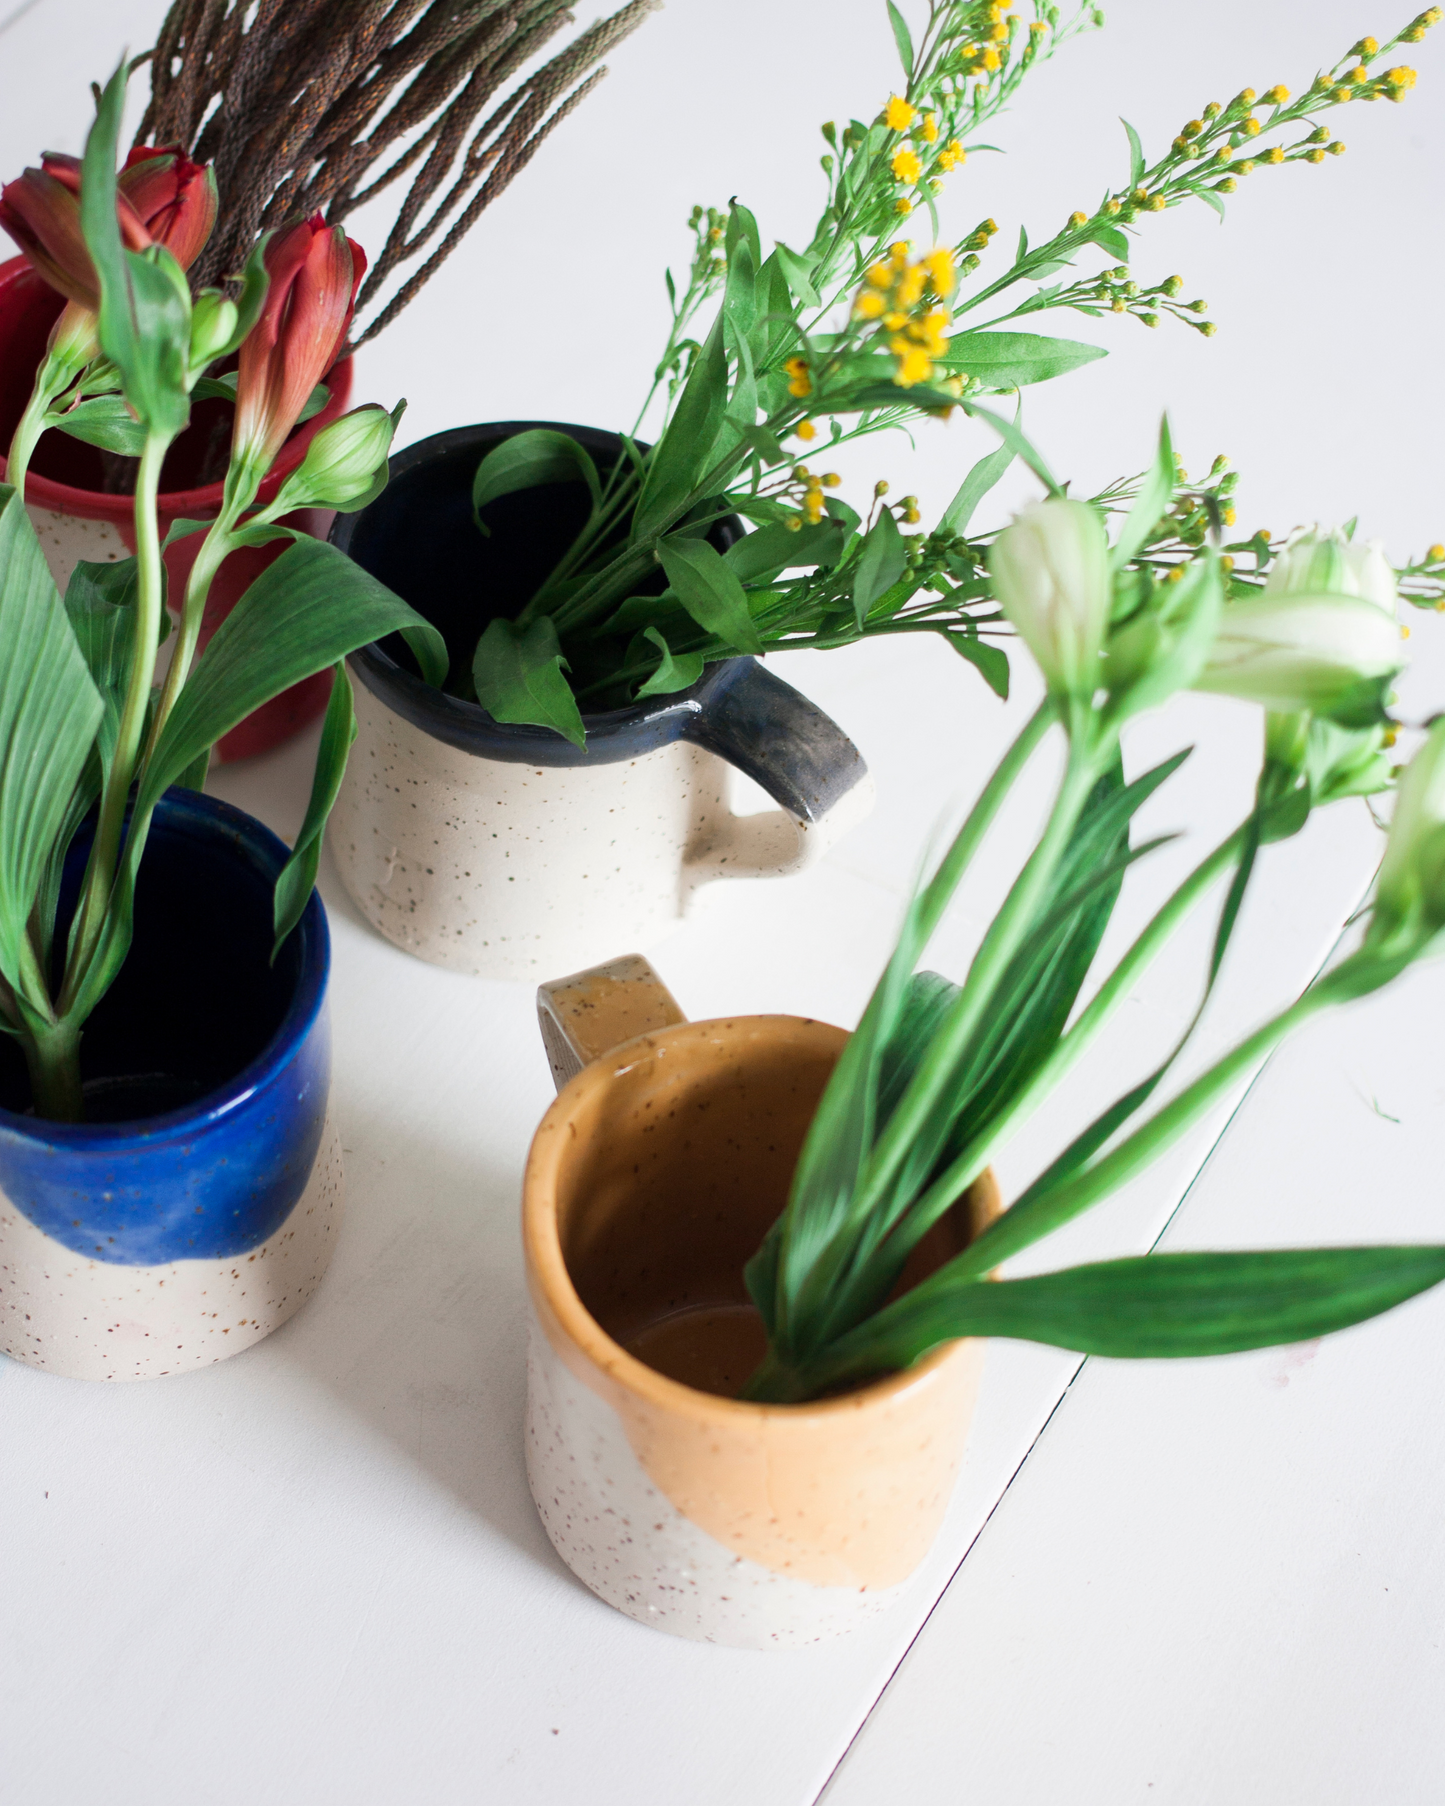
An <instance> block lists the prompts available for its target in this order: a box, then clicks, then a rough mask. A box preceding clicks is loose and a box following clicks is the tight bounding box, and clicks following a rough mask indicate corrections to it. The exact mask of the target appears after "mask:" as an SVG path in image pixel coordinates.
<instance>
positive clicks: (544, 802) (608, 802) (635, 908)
mask: <svg viewBox="0 0 1445 1806" xmlns="http://www.w3.org/2000/svg"><path fill="white" fill-rule="evenodd" d="M352 687H353V690H354V693H355V697H356V723H357V736H356V744H355V745H354V746H353V747H352V749H351V757H350V759H349V760H348V761H347V766H346V776H345V778H344V779H343V780H342V785H341V793H340V795H339V796H338V797H337V799H336V807H335V808H334V809H333V811H332V814H331V822H330V826H329V828H328V829H327V835H328V841H329V844H330V847H331V855H332V858H333V859H334V860H335V862H336V869H337V871H338V872H339V873H340V876H341V880H342V883H343V884H345V886H346V888H347V890H348V891H349V892H350V893H351V895H352V897H353V898H355V900H356V903H357V904H358V906H359V907H360V909H361V912H362V914H363V915H364V916H365V917H366V919H367V921H369V922H370V923H371V925H372V926H373V927H374V928H375V929H377V930H378V932H380V933H381V934H384V935H385V936H386V938H387V939H388V940H389V941H391V942H393V943H394V944H395V945H396V946H398V947H403V948H405V949H406V951H407V952H408V953H414V954H416V955H417V956H418V957H419V958H421V959H425V960H430V961H431V962H432V963H433V964H434V965H439V966H450V967H451V968H452V969H453V970H455V971H458V972H473V973H478V974H480V975H482V976H484V977H487V978H521V979H533V980H536V979H542V978H553V977H555V976H556V975H557V973H559V972H569V971H574V970H576V969H577V968H579V967H582V966H591V965H596V964H597V963H598V961H600V960H603V959H608V958H611V957H612V956H613V955H614V954H615V953H616V952H617V949H618V948H619V947H644V948H646V947H652V946H655V945H656V943H657V942H658V941H659V940H660V939H661V938H662V937H663V936H664V935H666V934H667V933H668V932H669V930H670V929H672V928H673V927H675V926H676V924H677V923H678V922H679V921H680V920H681V919H682V917H683V914H684V912H685V911H686V909H687V907H688V904H689V902H690V901H691V898H692V896H693V894H694V893H695V892H696V890H697V889H698V887H699V886H700V885H703V884H708V883H711V882H713V881H714V880H717V879H720V878H748V877H780V876H783V875H785V874H787V873H789V872H794V871H800V870H802V869H803V867H804V866H806V865H808V864H810V863H812V861H813V860H814V859H816V858H818V857H820V856H821V854H822V852H823V851H824V849H825V848H826V847H827V846H828V845H829V844H830V842H831V840H832V839H833V838H835V837H836V832H840V831H843V829H845V828H846V827H848V826H851V825H852V822H853V820H854V819H855V818H856V817H857V816H858V815H859V814H860V813H866V809H867V806H868V804H869V803H870V802H871V800H872V794H873V792H872V784H871V781H868V780H865V781H864V782H863V783H860V784H858V785H857V786H855V791H856V795H855V794H854V792H850V793H849V794H848V797H847V798H846V799H845V801H846V805H847V806H846V808H844V807H843V806H841V805H840V806H839V809H838V810H837V811H836V814H837V815H838V823H837V824H835V823H834V822H833V819H832V817H831V816H830V817H829V818H828V821H827V823H826V824H824V823H819V824H817V825H815V826H813V827H811V828H810V827H807V826H806V825H805V824H804V823H802V822H800V821H798V820H796V819H795V818H794V817H793V816H791V815H789V814H788V813H787V812H786V811H784V810H781V809H779V810H769V811H765V812H764V813H762V814H760V815H749V816H735V815H734V814H733V813H732V811H731V809H730V807H729V805H728V784H729V779H728V767H727V765H725V764H724V762H723V761H722V760H721V759H719V758H717V757H716V756H715V755H714V754H713V753H710V752H705V751H703V750H702V749H701V748H700V747H696V746H691V745H686V744H684V743H683V742H681V741H675V742H674V743H673V744H672V745H670V746H661V747H658V748H657V749H656V750H655V751H653V752H649V753H645V754H643V755H642V757H640V758H637V759H627V760H619V761H618V762H616V763H615V764H611V765H587V766H561V765H553V766H547V767H545V768H538V767H537V766H534V765H517V764H512V763H510V762H508V761H505V760H500V759H485V758H479V757H477V756H476V755H475V754H473V753H469V752H463V751H461V750H460V749H459V748H457V747H453V746H448V745H447V744H446V742H445V741H443V740H438V739H437V738H435V737H434V736H433V735H431V734H428V733H425V732H424V731H423V730H422V729H421V728H419V727H416V726H414V725H413V724H412V723H411V722H409V721H406V720H404V719H403V718H402V717H401V716H400V715H398V714H396V713H394V712H393V710H391V709H390V708H388V707H387V705H386V704H385V703H384V702H382V701H381V699H380V698H379V697H376V696H374V695H372V693H371V691H370V690H368V689H367V687H366V685H365V684H364V683H361V682H359V681H358V682H357V683H355V684H354V685H353V686H352Z"/></svg>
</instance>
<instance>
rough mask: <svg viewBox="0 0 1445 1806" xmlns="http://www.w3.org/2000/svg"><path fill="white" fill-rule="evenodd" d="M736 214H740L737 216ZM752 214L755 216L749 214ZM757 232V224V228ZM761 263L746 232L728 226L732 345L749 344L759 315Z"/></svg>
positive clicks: (727, 310) (726, 293)
mask: <svg viewBox="0 0 1445 1806" xmlns="http://www.w3.org/2000/svg"><path fill="white" fill-rule="evenodd" d="M733 217H736V216H735V215H734V216H733ZM749 217H751V215H750V216H749ZM754 230H755V231H756V227H754ZM757 288H758V266H757V264H756V263H754V261H753V250H752V244H751V243H750V241H749V238H748V235H747V234H746V233H745V232H742V231H738V232H736V233H735V232H734V231H733V229H732V222H731V219H730V220H729V225H728V270H727V281H726V283H725V284H724V287H723V318H724V319H725V320H726V321H727V324H728V328H729V331H730V332H731V335H732V348H733V350H734V351H737V350H738V349H739V348H740V347H744V348H745V347H746V345H747V342H748V335H749V333H751V331H752V329H753V321H754V320H755V319H756V317H757V311H758V302H757Z"/></svg>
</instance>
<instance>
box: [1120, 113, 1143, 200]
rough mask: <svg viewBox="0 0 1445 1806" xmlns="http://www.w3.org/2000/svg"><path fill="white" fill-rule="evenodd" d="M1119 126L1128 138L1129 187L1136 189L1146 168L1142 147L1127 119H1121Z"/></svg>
mask: <svg viewBox="0 0 1445 1806" xmlns="http://www.w3.org/2000/svg"><path fill="white" fill-rule="evenodd" d="M1119 124H1120V125H1122V126H1123V128H1124V130H1125V131H1126V132H1127V133H1128V136H1129V186H1130V187H1131V188H1137V187H1138V186H1139V182H1140V180H1141V178H1142V177H1143V174H1144V170H1145V167H1146V165H1145V162H1144V146H1143V145H1142V144H1141V143H1140V142H1139V134H1138V133H1137V132H1136V131H1135V130H1134V128H1133V126H1132V125H1130V123H1129V121H1128V120H1127V119H1121V120H1120V121H1119Z"/></svg>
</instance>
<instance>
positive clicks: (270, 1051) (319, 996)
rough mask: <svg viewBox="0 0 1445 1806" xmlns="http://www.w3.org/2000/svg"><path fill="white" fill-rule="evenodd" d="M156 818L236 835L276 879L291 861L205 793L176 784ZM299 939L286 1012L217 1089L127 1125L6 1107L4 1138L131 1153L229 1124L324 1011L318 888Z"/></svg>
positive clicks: (257, 828) (249, 818) (325, 954)
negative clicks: (64, 1119)
mask: <svg viewBox="0 0 1445 1806" xmlns="http://www.w3.org/2000/svg"><path fill="white" fill-rule="evenodd" d="M156 817H157V823H158V824H159V823H162V822H171V823H174V824H176V825H178V826H184V827H185V828H186V829H188V830H189V831H190V832H192V833H199V834H204V835H210V836H214V837H217V838H224V837H230V838H231V839H233V840H234V841H236V842H237V843H239V845H240V846H241V847H242V848H244V849H245V854H246V855H247V856H248V857H249V858H251V859H252V860H254V861H255V862H256V863H257V864H259V865H260V866H261V867H262V869H263V870H264V871H265V872H266V873H267V874H268V875H269V876H270V877H272V878H273V879H274V878H275V877H276V876H277V875H279V873H280V871H281V868H282V866H284V865H285V863H286V861H287V860H288V859H289V858H290V856H291V854H290V849H289V848H288V847H287V846H286V844H285V842H284V841H282V840H281V838H280V837H279V836H278V835H276V834H274V833H273V832H272V831H271V829H270V828H268V827H267V826H266V824H265V823H264V822H262V821H258V820H257V819H256V817H255V816H253V815H248V814H246V812H245V810H243V809H238V808H236V806H235V805H234V804H233V803H227V802H224V801H222V799H221V798H220V797H215V796H206V795H204V794H203V793H202V792H201V791H197V790H186V789H184V788H182V787H181V786H179V785H173V786H172V787H171V788H170V789H169V790H167V791H166V792H165V794H164V796H163V797H162V798H161V800H160V803H159V804H158V805H157V808H156ZM292 933H293V934H294V935H295V936H296V938H297V960H298V967H299V970H298V972H297V978H296V986H295V989H294V991H293V992H292V995H291V999H290V1001H289V1002H288V1004H287V1006H286V1011H285V1014H284V1015H283V1016H282V1018H281V1020H280V1022H279V1023H278V1024H277V1025H276V1030H275V1033H274V1034H273V1035H272V1036H271V1038H270V1039H269V1040H268V1041H267V1043H266V1045H265V1046H264V1047H263V1048H261V1049H260V1051H259V1052H258V1053H256V1054H255V1055H254V1056H253V1057H252V1058H251V1059H250V1060H248V1061H247V1062H246V1064H245V1065H244V1066H243V1067H241V1069H240V1070H239V1071H238V1072H237V1073H235V1074H234V1075H233V1076H232V1077H231V1078H229V1079H226V1080H225V1081H223V1083H221V1084H220V1085H217V1086H216V1087H215V1089H214V1090H212V1091H207V1092H205V1093H203V1094H202V1095H201V1096H200V1097H198V1098H196V1099H195V1100H194V1101H193V1102H191V1103H189V1104H183V1105H181V1106H180V1108H179V1109H175V1110H167V1111H164V1112H162V1113H160V1114H157V1115H155V1116H142V1117H132V1118H129V1119H128V1120H126V1121H122V1122H78V1123H72V1122H57V1121H54V1120H52V1119H51V1118H49V1117H34V1116H24V1115H20V1114H19V1113H17V1112H16V1111H14V1110H7V1109H5V1108H4V1107H3V1106H0V1139H5V1138H19V1139H21V1140H26V1141H31V1142H42V1143H47V1144H49V1145H50V1146H52V1147H54V1148H55V1149H56V1150H57V1151H61V1152H67V1153H76V1154H81V1153H106V1154H111V1153H114V1154H128V1153H137V1152H140V1151H141V1150H143V1149H146V1148H155V1147H158V1146H163V1145H166V1144H169V1143H172V1142H175V1141H178V1140H181V1141H184V1140H191V1139H194V1138H195V1137H196V1136H197V1135H200V1134H204V1133H206V1132H207V1131H208V1130H211V1129H213V1128H214V1127H215V1126H216V1125H218V1124H220V1123H222V1122H223V1121H224V1120H225V1118H227V1117H228V1116H230V1115H232V1114H233V1113H234V1112H235V1111H237V1110H238V1109H239V1108H240V1107H241V1106H242V1105H243V1104H245V1103H246V1102H247V1101H248V1100H249V1099H250V1098H251V1097H253V1096H254V1095H255V1093H256V1092H257V1091H258V1090H259V1089H260V1088H261V1087H262V1086H263V1085H266V1084H268V1083H270V1082H271V1081H272V1080H274V1079H275V1078H276V1076H277V1075H278V1074H279V1073H280V1072H281V1071H282V1070H283V1069H284V1068H285V1067H286V1066H287V1065H289V1064H290V1063H291V1062H292V1061H293V1060H294V1059H295V1058H296V1056H297V1054H298V1052H299V1050H300V1049H301V1047H302V1046H303V1045H304V1044H305V1042H306V1040H307V1038H308V1036H309V1035H310V1033H311V1030H312V1028H313V1027H314V1026H315V1023H316V1020H317V1017H318V1016H319V1015H320V1013H321V1011H322V1009H323V1007H324V1005H325V1002H326V989H327V980H328V978H329V976H330V971H331V935H330V931H329V929H328V927H327V922H326V911H325V908H324V907H323V905H322V902H321V894H320V892H319V891H317V890H316V889H315V888H314V887H313V888H312V891H311V895H310V897H309V898H308V899H307V903H306V908H305V909H304V911H303V912H302V915H301V920H300V921H299V922H298V923H297V924H296V927H295V928H294V929H293V930H292Z"/></svg>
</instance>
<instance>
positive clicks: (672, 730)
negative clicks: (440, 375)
mask: <svg viewBox="0 0 1445 1806" xmlns="http://www.w3.org/2000/svg"><path fill="white" fill-rule="evenodd" d="M537 428H545V429H547V430H548V431H551V432H562V433H568V434H570V435H572V436H573V437H574V438H576V439H577V440H578V441H579V443H582V444H584V445H585V444H587V443H588V442H589V441H591V442H592V444H593V446H596V445H597V444H598V443H599V442H606V441H613V442H615V441H616V440H618V439H619V438H620V437H621V435H620V434H617V433H614V432H610V431H608V430H607V429H606V428H604V427H595V426H581V425H578V424H576V423H575V422H570V421H561V420H486V421H477V422H474V423H473V424H472V425H470V426H453V427H447V428H445V429H444V430H443V431H442V432H439V433H431V434H429V435H428V436H427V437H426V438H425V439H417V440H415V441H414V442H413V443H412V444H411V445H408V446H406V447H405V448H404V449H403V450H402V451H399V452H397V453H395V454H394V455H393V456H392V457H391V458H390V459H389V460H388V472H387V486H388V488H389V487H390V486H391V484H392V483H394V482H395V481H396V480H397V478H398V477H403V476H406V475H407V474H409V473H410V472H411V471H413V470H417V469H421V468H424V467H425V466H427V465H428V464H431V463H433V462H436V461H439V460H440V459H442V458H445V457H448V456H450V455H451V454H452V453H453V452H457V451H463V450H468V449H470V448H472V447H474V446H480V445H483V444H485V443H486V442H487V441H489V440H494V439H495V440H499V441H500V440H503V439H510V438H514V437H515V436H516V435H517V434H518V433H522V432H530V431H533V430H535V429H537ZM384 494H385V491H383V495H384ZM380 500H381V498H380V497H378V498H377V501H378V502H379V501H380ZM376 505H377V503H376V502H373V503H369V504H368V506H367V508H363V509H359V510H358V511H357V512H356V513H355V514H338V515H337V517H336V520H335V523H334V524H333V526H332V529H331V533H330V539H331V543H332V545H334V546H335V547H336V549H337V550H338V551H340V552H344V553H345V554H346V555H347V557H348V558H349V557H351V555H352V554H351V541H352V539H353V537H354V536H355V533H356V530H357V526H358V525H359V523H360V521H361V519H362V517H363V515H365V514H366V513H367V512H368V510H369V508H371V507H375V506H376ZM745 660H746V661H747V662H752V661H751V660H748V656H747V654H745V653H739V654H738V655H737V656H736V657H734V658H726V659H716V660H714V661H713V662H712V663H711V664H709V665H708V666H707V667H706V668H705V669H704V671H703V674H702V676H701V677H700V678H698V680H697V682H696V683H693V684H689V685H688V687H687V688H686V689H685V690H676V691H672V692H670V693H669V694H668V695H666V696H659V697H652V698H649V699H648V700H646V701H643V702H633V703H629V704H628V705H627V706H626V707H625V708H620V709H598V710H595V711H593V712H591V713H588V712H586V711H584V712H583V714H582V725H583V729H584V731H585V733H586V737H587V747H586V751H585V752H581V751H579V750H578V749H577V748H576V747H575V746H573V745H572V743H571V742H570V741H569V740H567V739H565V738H564V736H563V735H561V734H559V733H557V732H556V731H555V730H554V729H552V728H546V727H539V726H536V725H534V724H532V723H523V722H505V721H498V720H496V719H495V717H493V716H492V715H490V714H489V713H488V712H487V711H486V709H484V708H483V707H482V705H481V704H480V703H478V702H463V701H462V700H461V698H460V697H457V696H449V695H448V694H447V693H446V692H445V691H443V690H437V689H433V688H432V686H431V685H430V684H428V683H425V682H423V680H422V679H421V678H420V677H418V676H417V675H416V674H415V673H414V672H411V671H407V670H405V669H404V668H403V667H402V666H401V665H399V664H397V662H396V660H395V659H394V658H392V657H391V656H390V654H389V653H386V652H383V651H382V649H381V645H380V642H379V641H376V640H373V641H371V642H370V643H369V644H367V645H365V646H361V647H358V648H357V650H356V651H355V652H353V653H352V654H351V655H350V657H349V658H348V661H347V663H348V665H349V666H350V668H351V669H352V670H353V671H354V672H355V673H356V675H357V677H358V678H359V679H360V680H361V682H362V683H363V684H364V685H365V686H366V688H367V689H368V690H370V691H371V693H372V695H373V696H375V697H376V698H377V699H378V700H379V701H381V702H383V703H385V704H386V706H387V707H388V708H390V709H392V710H394V711H395V712H396V713H397V714H398V715H400V716H401V717H402V718H403V719H404V720H406V721H409V722H410V723H411V725H412V726H413V727H416V728H419V729H420V730H421V731H422V732H423V733H425V734H429V735H430V736H431V737H432V738H433V739H436V740H442V741H445V742H446V744H447V745H449V746H454V747H456V748H458V749H459V750H460V751H463V752H470V753H473V754H475V755H476V756H477V757H479V758H488V757H491V758H497V757H502V758H507V759H510V760H514V761H515V762H517V763H519V764H530V763H536V764H541V765H573V764H587V763H597V764H606V763H610V762H612V761H613V760H615V759H621V758H630V757H632V756H634V754H635V753H636V752H638V751H650V750H653V749H655V748H656V747H659V746H663V745H666V744H667V743H668V742H669V741H671V740H676V739H679V738H681V737H682V731H683V727H684V724H685V723H686V722H687V721H688V720H689V719H690V718H691V717H693V716H694V715H698V714H701V712H702V709H703V706H704V703H705V701H706V699H707V696H708V695H709V693H710V692H711V690H712V688H713V687H714V686H715V685H716V684H718V683H720V682H728V681H731V674H732V673H733V672H735V670H736V668H737V666H739V665H740V664H742V663H743V662H744V661H745ZM724 674H728V675H726V676H725V675H724ZM624 736H626V737H627V738H628V739H629V740H631V739H632V737H634V736H636V737H639V738H641V739H642V740H644V741H646V742H647V743H648V744H647V745H645V746H642V747H635V746H633V745H631V744H629V745H627V746H626V747H623V748H616V747H610V746H609V742H615V741H617V740H618V739H620V738H622V737H624ZM569 755H570V756H569Z"/></svg>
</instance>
